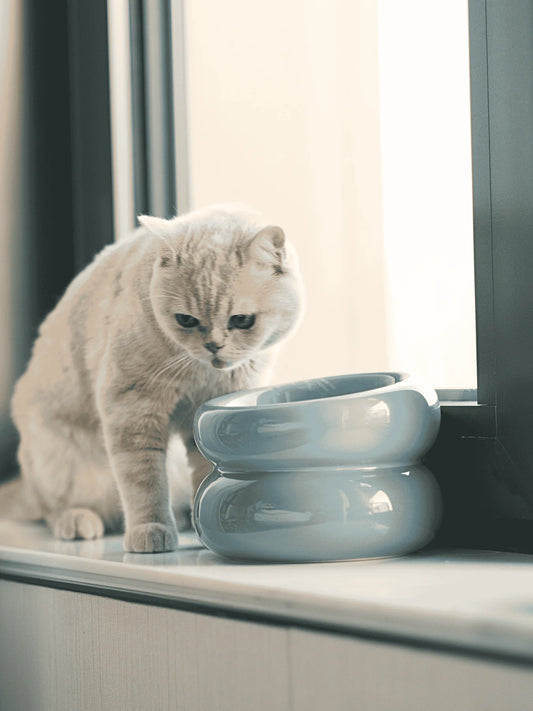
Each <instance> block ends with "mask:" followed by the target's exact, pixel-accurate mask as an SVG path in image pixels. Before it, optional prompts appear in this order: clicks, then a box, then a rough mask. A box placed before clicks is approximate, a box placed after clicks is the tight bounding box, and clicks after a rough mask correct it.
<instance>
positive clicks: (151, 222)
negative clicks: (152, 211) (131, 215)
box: [137, 215, 171, 237]
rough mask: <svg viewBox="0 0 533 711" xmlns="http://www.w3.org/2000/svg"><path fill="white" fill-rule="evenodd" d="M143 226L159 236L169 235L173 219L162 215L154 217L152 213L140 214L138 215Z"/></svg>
mask: <svg viewBox="0 0 533 711" xmlns="http://www.w3.org/2000/svg"><path fill="white" fill-rule="evenodd" d="M137 219H138V220H139V222H140V223H141V225H142V226H143V227H146V229H147V230H149V231H150V232H151V233H152V234H153V235H156V236H157V237H169V236H170V232H171V221H170V220H164V219H163V218H162V217H152V215H139V216H138V217H137Z"/></svg>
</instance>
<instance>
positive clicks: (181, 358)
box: [146, 353, 190, 387]
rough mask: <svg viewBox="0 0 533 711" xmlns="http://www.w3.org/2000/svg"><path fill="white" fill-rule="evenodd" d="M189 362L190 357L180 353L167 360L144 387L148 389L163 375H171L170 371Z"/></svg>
mask: <svg viewBox="0 0 533 711" xmlns="http://www.w3.org/2000/svg"><path fill="white" fill-rule="evenodd" d="M187 361H190V356H189V355H188V354H187V353H180V354H179V355H177V356H176V357H174V358H171V359H170V360H167V361H165V362H164V363H163V365H162V366H161V367H160V368H159V369H158V370H156V371H155V373H153V375H152V376H151V377H150V378H149V380H148V382H147V383H146V385H147V386H148V387H150V386H151V385H153V384H154V383H155V381H156V380H159V379H160V378H161V377H162V376H163V375H165V373H168V372H169V371H170V373H172V370H173V369H174V368H175V367H179V366H180V365H182V364H183V363H185V362H187Z"/></svg>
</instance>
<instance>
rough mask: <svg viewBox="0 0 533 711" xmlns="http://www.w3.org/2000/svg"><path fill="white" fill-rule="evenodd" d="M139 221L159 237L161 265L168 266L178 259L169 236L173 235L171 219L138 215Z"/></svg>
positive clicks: (173, 227)
mask: <svg viewBox="0 0 533 711" xmlns="http://www.w3.org/2000/svg"><path fill="white" fill-rule="evenodd" d="M137 219H138V220H139V222H140V223H141V225H142V226H143V227H146V229H147V230H149V231H150V232H151V233H152V234H153V235H155V236H156V237H159V238H160V239H161V245H160V247H159V259H160V264H161V266H162V267H168V266H170V265H171V264H172V263H174V262H177V261H178V255H177V252H176V249H175V248H174V247H173V246H172V242H171V240H170V238H171V237H175V232H176V228H175V226H174V225H173V224H172V221H171V220H164V219H163V218H162V217H152V215H139V216H138V218H137Z"/></svg>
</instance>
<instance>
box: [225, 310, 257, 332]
mask: <svg viewBox="0 0 533 711" xmlns="http://www.w3.org/2000/svg"><path fill="white" fill-rule="evenodd" d="M254 323H255V314H234V315H233V316H230V320H229V324H228V325H229V327H230V328H242V329H246V328H252V326H253V325H254Z"/></svg>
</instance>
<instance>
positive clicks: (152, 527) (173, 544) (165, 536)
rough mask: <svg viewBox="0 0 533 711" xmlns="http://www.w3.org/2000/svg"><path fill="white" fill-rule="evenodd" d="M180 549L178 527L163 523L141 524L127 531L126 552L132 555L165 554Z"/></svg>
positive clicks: (125, 537)
mask: <svg viewBox="0 0 533 711" xmlns="http://www.w3.org/2000/svg"><path fill="white" fill-rule="evenodd" d="M177 547H178V532H177V531H176V527H175V526H174V525H172V526H166V525H165V524H163V523H141V524H139V525H137V526H133V527H132V528H131V529H129V530H128V531H126V535H125V536H124V550H126V551H130V552H131V553H163V552H164V551H175V550H176V548H177Z"/></svg>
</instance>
